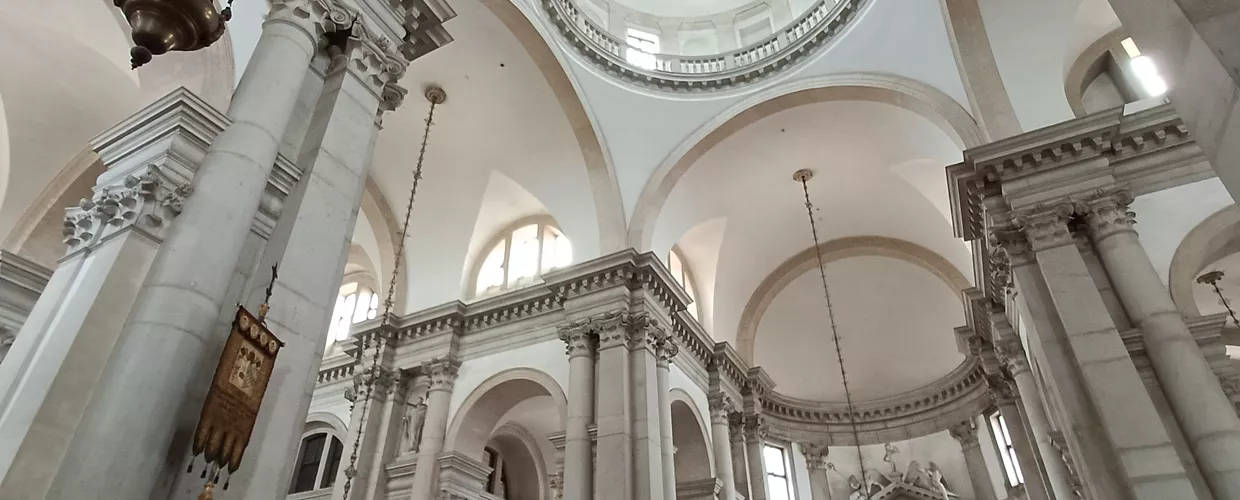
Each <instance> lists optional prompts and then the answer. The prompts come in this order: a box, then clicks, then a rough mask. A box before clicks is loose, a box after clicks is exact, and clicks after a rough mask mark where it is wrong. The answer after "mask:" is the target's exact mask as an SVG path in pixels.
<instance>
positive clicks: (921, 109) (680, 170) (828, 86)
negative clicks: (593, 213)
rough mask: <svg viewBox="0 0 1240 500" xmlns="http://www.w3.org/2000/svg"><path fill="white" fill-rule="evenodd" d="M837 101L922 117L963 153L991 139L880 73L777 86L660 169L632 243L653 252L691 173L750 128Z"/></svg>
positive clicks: (924, 89) (639, 208)
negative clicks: (669, 207) (660, 224)
mask: <svg viewBox="0 0 1240 500" xmlns="http://www.w3.org/2000/svg"><path fill="white" fill-rule="evenodd" d="M833 101H866V102H877V103H886V104H890V105H893V106H896V107H899V108H902V109H905V110H907V111H910V112H913V113H916V114H918V115H920V116H922V117H923V118H925V119H927V120H929V121H930V122H931V123H933V124H934V125H935V126H936V127H938V128H939V129H940V130H942V131H943V133H944V134H946V135H947V136H948V137H949V138H950V139H951V140H952V141H953V142H954V143H955V144H956V146H958V147H959V148H960V149H961V150H964V149H966V148H970V147H974V146H980V145H982V144H984V143H985V142H986V140H985V136H984V135H983V134H982V131H981V129H980V128H979V127H978V125H977V121H976V120H974V119H973V117H972V116H971V115H969V112H968V111H966V110H965V109H964V107H963V106H961V105H960V103H958V102H956V101H955V100H954V99H952V98H951V97H950V96H948V95H947V94H946V93H944V92H943V91H941V90H938V89H936V88H934V87H932V86H930V85H926V84H924V83H921V82H919V81H917V80H913V79H911V78H906V77H902V76H896V75H888V74H878V73H846V74H839V75H826V76H822V77H817V78H809V79H805V80H800V81H795V82H791V83H788V84H784V85H777V86H774V87H771V88H769V89H765V90H763V91H762V92H757V93H755V94H754V95H753V96H751V97H750V98H747V99H744V100H741V101H740V102H738V103H737V104H735V105H733V106H732V107H730V108H728V109H727V110H726V111H724V112H723V113H720V114H719V115H718V116H716V117H715V118H714V119H712V120H711V121H710V122H708V123H706V124H705V125H703V126H702V127H701V128H699V129H698V130H696V131H695V132H694V133H693V135H691V136H690V137H688V138H687V139H686V140H685V141H683V142H681V143H680V145H679V146H677V147H676V149H674V150H673V151H672V153H671V154H669V155H668V156H667V158H666V159H664V161H663V162H662V163H661V164H660V165H659V166H658V167H657V168H656V170H655V172H654V173H653V174H652V175H651V177H650V179H649V180H648V181H647V183H646V186H645V187H644V188H643V189H642V193H641V195H640V197H639V198H638V200H637V204H636V205H635V207H634V210H633V217H632V223H631V224H630V226H629V233H628V242H629V245H630V246H633V247H636V248H637V249H638V250H642V251H644V250H649V249H650V247H651V242H652V239H653V236H654V227H655V222H656V221H657V220H658V217H659V214H660V212H661V211H662V209H663V205H664V204H665V203H666V202H667V199H668V197H669V196H670V195H671V192H672V188H673V187H675V186H676V183H677V182H678V181H679V180H680V179H681V178H682V177H684V175H685V173H686V172H688V171H689V169H690V168H692V166H693V165H694V164H695V163H696V162H697V161H698V159H700V158H702V156H704V155H705V154H706V153H707V152H709V151H710V150H711V149H712V148H714V147H715V146H717V145H719V144H720V143H722V142H723V141H724V140H725V139H727V138H728V137H731V136H732V135H733V134H735V133H737V132H739V131H740V130H741V129H743V128H745V127H746V126H748V125H750V124H753V123H756V122H758V121H759V120H761V119H763V118H766V117H768V116H771V115H774V114H776V113H779V112H781V111H785V110H788V109H792V108H795V107H799V106H805V105H808V104H815V103H822V102H833Z"/></svg>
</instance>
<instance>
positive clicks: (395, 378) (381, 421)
mask: <svg viewBox="0 0 1240 500" xmlns="http://www.w3.org/2000/svg"><path fill="white" fill-rule="evenodd" d="M367 358H369V356H367ZM365 363H366V364H367V365H369V364H370V360H369V359H367V360H366V361H365ZM384 364H385V363H380V366H378V367H374V368H369V369H367V370H365V371H364V372H363V371H361V370H359V372H358V373H357V374H356V375H355V376H354V379H353V380H354V382H353V388H352V389H350V390H349V391H348V392H347V393H346V394H345V397H347V398H350V399H352V401H353V402H354V404H353V405H352V412H351V413H350V415H349V433H348V435H347V436H345V437H344V438H343V439H344V440H345V441H344V443H343V444H344V452H343V453H342V455H341V456H342V458H341V460H340V468H339V469H337V473H336V481H335V482H334V483H333V484H332V497H333V498H342V499H347V500H361V499H363V498H372V497H373V498H382V496H381V495H380V493H381V492H380V491H377V490H376V487H377V486H379V485H378V484H377V483H378V481H377V479H378V478H379V476H382V471H383V466H384V461H383V459H382V457H381V456H379V454H378V453H376V452H377V451H379V450H381V449H382V448H383V447H384V446H383V443H384V441H386V438H387V437H388V433H389V432H391V428H392V424H393V423H396V424H399V417H397V415H400V414H401V413H403V406H404V398H403V397H397V396H398V393H399V392H401V391H399V390H398V389H399V385H401V380H400V379H401V376H400V374H399V373H398V372H397V371H396V370H393V369H392V368H389V367H388V366H384ZM367 377H373V384H374V385H373V388H372V389H371V391H370V402H369V405H368V406H367V408H366V416H365V418H363V417H362V402H363V401H364V400H365V399H366V397H367V395H366V389H365V383H366V378H367ZM393 420H396V422H393ZM290 427H297V426H290ZM359 434H360V436H361V440H360V441H359V440H358V437H359ZM355 446H356V448H357V449H356V453H357V462H356V463H352V464H351V463H350V461H351V459H350V456H351V455H352V454H353V453H354V447H355ZM294 457H296V455H295V454H294ZM350 476H352V477H353V481H352V482H351V483H349V482H348V478H349V477H350ZM346 483H347V484H348V485H349V493H348V495H347V496H346V495H345V492H344V487H345V485H346ZM285 488H288V485H287V484H286V485H285Z"/></svg>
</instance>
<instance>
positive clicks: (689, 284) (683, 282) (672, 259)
mask: <svg viewBox="0 0 1240 500" xmlns="http://www.w3.org/2000/svg"><path fill="white" fill-rule="evenodd" d="M667 269H668V270H669V271H671V272H672V278H673V279H675V280H676V282H677V283H680V286H681V288H684V289H685V293H687V294H689V298H690V299H692V300H693V304H690V305H689V315H690V316H693V318H694V319H697V317H698V303H697V294H696V293H695V292H694V290H693V280H692V279H691V278H690V276H689V268H688V266H685V261H684V259H682V258H680V252H679V251H677V250H676V249H675V248H673V249H672V251H671V252H668V254H667Z"/></svg>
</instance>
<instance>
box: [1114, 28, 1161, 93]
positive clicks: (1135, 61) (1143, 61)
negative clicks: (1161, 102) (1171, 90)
mask: <svg viewBox="0 0 1240 500" xmlns="http://www.w3.org/2000/svg"><path fill="white" fill-rule="evenodd" d="M1120 45H1121V46H1123V47H1124V52H1127V53H1128V57H1130V58H1132V60H1131V62H1130V64H1131V65H1132V72H1133V74H1135V75H1136V76H1137V81H1138V82H1140V83H1141V87H1142V88H1144V89H1145V93H1146V94H1147V95H1149V96H1151V97H1153V96H1159V95H1163V94H1165V93H1166V92H1167V82H1166V80H1163V77H1162V75H1160V74H1159V73H1158V67H1157V66H1155V65H1154V60H1153V59H1150V56H1144V55H1141V50H1140V49H1138V48H1137V43H1136V42H1134V41H1132V39H1131V38H1125V39H1124V40H1123V41H1121V42H1120Z"/></svg>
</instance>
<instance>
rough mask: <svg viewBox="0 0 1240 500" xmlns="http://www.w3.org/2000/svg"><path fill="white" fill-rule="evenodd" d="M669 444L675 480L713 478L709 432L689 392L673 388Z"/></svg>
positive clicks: (677, 481)
mask: <svg viewBox="0 0 1240 500" xmlns="http://www.w3.org/2000/svg"><path fill="white" fill-rule="evenodd" d="M671 395H672V403H671V404H672V446H673V447H674V448H675V459H674V462H675V466H676V483H677V484H687V483H694V482H701V481H703V480H708V479H712V478H714V477H715V472H714V471H715V468H714V457H713V456H712V455H711V447H710V434H709V433H708V432H707V427H706V425H707V424H706V423H705V422H704V421H703V420H702V417H701V415H700V414H698V410H697V406H696V405H694V404H693V400H691V399H690V398H689V394H688V393H686V392H685V391H683V390H681V389H672V394H671Z"/></svg>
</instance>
